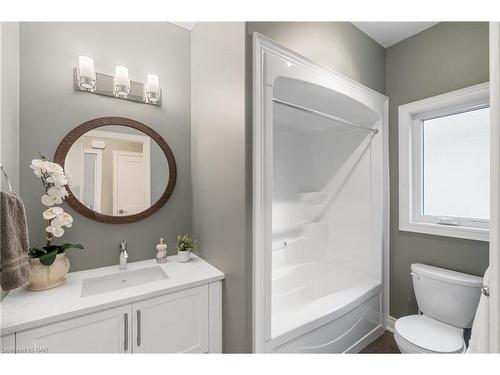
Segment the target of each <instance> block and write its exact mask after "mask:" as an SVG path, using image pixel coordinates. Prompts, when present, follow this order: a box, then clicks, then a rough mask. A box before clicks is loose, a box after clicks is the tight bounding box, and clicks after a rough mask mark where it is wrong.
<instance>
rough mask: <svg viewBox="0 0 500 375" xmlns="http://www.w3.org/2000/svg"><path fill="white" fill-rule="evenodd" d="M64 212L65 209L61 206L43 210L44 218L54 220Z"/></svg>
mask: <svg viewBox="0 0 500 375" xmlns="http://www.w3.org/2000/svg"><path fill="white" fill-rule="evenodd" d="M63 213H64V210H63V209H62V208H61V207H51V208H47V209H46V210H45V211H44V212H43V218H44V219H45V220H52V219H53V218H55V217H56V216H57V215H62V214H63Z"/></svg>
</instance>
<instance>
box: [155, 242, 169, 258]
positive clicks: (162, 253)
mask: <svg viewBox="0 0 500 375" xmlns="http://www.w3.org/2000/svg"><path fill="white" fill-rule="evenodd" d="M167 247H168V246H167V244H166V243H165V240H164V239H163V237H162V238H160V243H159V244H158V245H156V263H165V262H166V261H167Z"/></svg>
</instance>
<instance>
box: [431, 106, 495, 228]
mask: <svg viewBox="0 0 500 375" xmlns="http://www.w3.org/2000/svg"><path fill="white" fill-rule="evenodd" d="M422 185H423V211H424V215H432V216H451V217H459V218H471V219H489V217H490V209H489V204H490V109H489V108H482V109H477V110H473V111H469V112H464V113H459V114H454V115H450V116H444V117H440V118H436V119H432V120H425V121H423V184H422Z"/></svg>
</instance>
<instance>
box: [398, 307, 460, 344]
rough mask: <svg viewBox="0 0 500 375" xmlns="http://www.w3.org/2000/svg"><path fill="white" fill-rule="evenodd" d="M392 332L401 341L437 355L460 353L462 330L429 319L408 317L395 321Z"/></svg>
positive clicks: (422, 316) (417, 316) (421, 316)
mask: <svg viewBox="0 0 500 375" xmlns="http://www.w3.org/2000/svg"><path fill="white" fill-rule="evenodd" d="M394 330H395V331H396V333H397V334H398V335H399V336H401V337H402V338H403V339H405V340H406V341H408V342H409V343H411V344H413V345H416V346H418V347H420V348H422V349H424V350H426V351H432V352H438V353H457V352H462V351H463V347H464V339H463V330H462V329H461V328H457V327H453V326H450V325H449V324H446V323H443V322H440V321H438V320H435V319H432V318H429V317H427V316H425V315H410V316H405V317H404V318H400V319H398V320H396V324H395V325H394Z"/></svg>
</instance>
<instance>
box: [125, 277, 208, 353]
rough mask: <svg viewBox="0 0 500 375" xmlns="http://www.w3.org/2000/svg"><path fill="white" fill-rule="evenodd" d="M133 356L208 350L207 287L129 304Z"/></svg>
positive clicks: (203, 351)
mask: <svg viewBox="0 0 500 375" xmlns="http://www.w3.org/2000/svg"><path fill="white" fill-rule="evenodd" d="M132 309H133V321H134V323H133V331H134V332H133V351H134V353H205V352H207V351H208V286H207V285H203V286H200V287H197V288H192V289H188V290H183V291H181V292H177V293H172V294H168V295H165V296H161V297H157V298H151V299H148V300H145V301H141V302H137V303H134V304H133V305H132Z"/></svg>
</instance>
